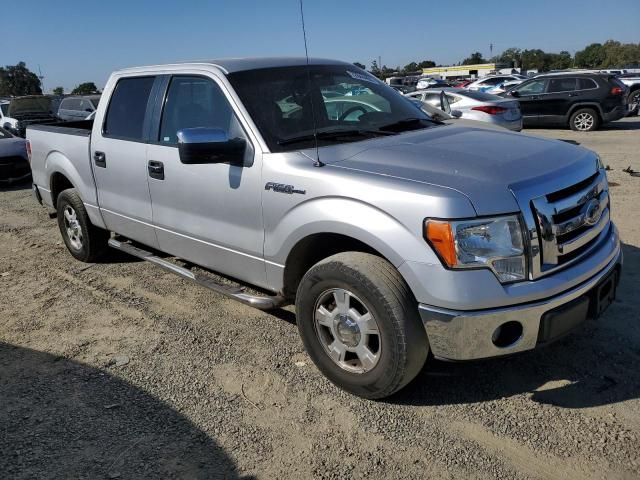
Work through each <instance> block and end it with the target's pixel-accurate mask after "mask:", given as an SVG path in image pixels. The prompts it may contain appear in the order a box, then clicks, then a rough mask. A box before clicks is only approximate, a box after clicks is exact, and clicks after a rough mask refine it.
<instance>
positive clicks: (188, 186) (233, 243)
mask: <svg viewBox="0 0 640 480" xmlns="http://www.w3.org/2000/svg"><path fill="white" fill-rule="evenodd" d="M223 89H224V86H222V85H221V84H219V83H218V81H217V80H214V79H213V78H210V77H205V76H199V75H193V76H191V75H189V76H187V75H177V76H173V77H171V78H170V79H169V81H168V86H167V88H166V96H165V100H164V106H163V109H162V112H161V116H160V118H159V121H158V125H157V126H156V128H155V132H156V133H155V134H154V138H152V139H151V142H150V144H149V150H148V155H147V160H148V168H149V189H150V192H151V201H152V205H153V224H154V226H155V228H156V234H157V237H158V243H159V247H160V250H162V251H164V252H167V253H170V254H172V255H176V256H178V257H181V258H183V259H185V260H188V261H191V262H193V263H196V264H198V265H202V266H205V267H208V268H210V269H212V270H215V271H217V272H220V273H224V274H228V275H231V276H233V277H236V278H238V279H240V280H244V281H246V282H249V283H253V284H257V285H261V284H264V283H265V278H266V274H265V267H264V260H263V241H264V230H263V223H262V203H261V198H262V197H261V195H262V191H263V190H264V188H263V187H262V179H261V162H262V155H261V152H256V151H255V149H254V147H253V145H254V144H256V143H255V142H253V141H252V140H251V138H250V136H249V135H248V134H247V133H246V130H245V129H244V128H243V126H242V125H241V123H240V121H239V119H238V117H237V116H236V114H235V113H234V111H233V109H232V107H231V105H230V103H229V101H228V99H227V97H226V95H225V93H224V90H223ZM198 127H208V128H219V129H222V130H224V131H225V132H227V133H228V136H229V138H236V137H241V138H243V139H245V140H246V142H247V150H246V152H245V160H244V165H230V164H226V163H219V164H213V163H209V164H184V163H182V162H181V161H180V155H179V152H178V138H177V132H178V131H180V130H182V129H186V128H198Z"/></svg>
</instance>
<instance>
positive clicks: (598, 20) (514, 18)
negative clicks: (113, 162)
mask: <svg viewBox="0 0 640 480" xmlns="http://www.w3.org/2000/svg"><path fill="white" fill-rule="evenodd" d="M303 5H304V15H305V23H306V30H307V41H308V48H309V55H310V56H316V57H328V58H335V59H339V60H345V61H349V62H356V61H357V62H360V63H364V64H366V65H367V67H369V66H370V64H371V61H372V60H374V59H376V60H377V58H378V57H381V59H382V64H384V65H387V66H389V67H396V66H403V65H406V64H407V63H409V62H412V61H420V60H433V61H435V62H436V63H438V64H443V65H448V64H452V63H456V62H459V61H461V60H463V59H464V58H465V57H467V56H469V54H471V53H472V52H475V51H480V52H481V53H483V54H484V55H485V56H486V57H488V56H489V55H490V51H489V45H490V44H491V43H493V45H494V47H493V53H494V54H496V53H499V52H501V51H502V50H505V49H507V48H509V47H519V48H522V49H525V48H541V49H542V50H545V51H549V52H559V51H561V50H568V51H570V52H571V53H574V52H575V51H576V50H580V49H582V48H583V47H584V46H586V45H587V44H589V43H593V42H601V43H602V42H604V41H606V40H607V39H615V40H619V41H621V42H634V43H637V42H640V23H638V19H639V18H640V0H616V1H615V2H611V1H602V0H564V1H557V0H553V1H550V0H536V1H535V2H533V1H529V2H526V1H520V2H513V1H497V0H455V1H444V2H430V1H428V0H422V1H417V0H403V1H401V2H393V1H389V0H385V1H382V0H368V1H355V0H303ZM2 10H3V15H2V22H1V24H2V29H1V30H0V31H1V32H2V35H1V37H2V39H3V48H2V49H1V50H0V52H1V53H0V65H15V64H16V63H17V62H19V61H24V62H26V63H27V67H29V68H30V69H31V70H32V71H35V72H36V73H37V71H38V67H40V69H41V71H42V74H43V75H44V77H45V78H44V84H45V89H46V90H47V91H49V90H51V89H52V88H53V87H55V86H63V87H64V88H65V90H66V91H68V90H70V89H72V88H73V87H74V86H76V85H77V84H79V83H82V82H87V81H91V82H95V83H96V85H98V87H100V88H101V87H102V86H104V84H105V83H106V81H107V78H108V76H109V73H110V72H111V71H113V70H117V69H119V68H124V67H129V66H137V65H151V64H158V63H170V62H176V61H188V60H203V59H213V58H223V57H238V56H270V55H285V56H302V55H304V43H303V37H302V28H301V22H300V4H299V0H263V1H259V0H232V1H226V2H225V1H213V0H210V1H205V0H193V1H189V0H182V1H181V2H177V1H167V0H155V1H148V0H128V1H122V0H107V1H102V2H91V1H90V0H88V1H87V0H85V1H82V2H81V1H76V0H63V1H60V2H52V1H50V0H30V1H22V2H9V3H7V4H6V5H5V6H3V8H2Z"/></svg>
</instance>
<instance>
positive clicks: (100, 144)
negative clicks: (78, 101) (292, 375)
mask: <svg viewBox="0 0 640 480" xmlns="http://www.w3.org/2000/svg"><path fill="white" fill-rule="evenodd" d="M356 90H357V91H358V92H359V94H358V95H357V96H353V97H350V98H349V99H348V100H349V102H347V103H345V104H344V105H342V104H340V105H338V104H336V102H332V101H331V99H335V98H340V97H343V96H345V93H346V92H350V91H351V92H353V91H356ZM354 102H355V103H354ZM368 105H375V106H376V109H370V108H367V106H368ZM27 138H28V140H29V144H30V152H31V167H32V170H33V179H34V184H33V189H34V195H35V196H36V198H37V199H39V200H40V201H41V202H42V203H44V204H45V205H46V206H47V207H48V208H50V209H51V210H52V211H54V212H55V213H56V214H57V219H58V225H59V227H60V231H61V233H62V237H63V239H64V242H65V244H66V246H67V248H68V249H69V251H70V253H71V254H72V255H73V256H74V257H75V258H77V259H79V260H81V261H86V262H90V261H94V260H95V259H96V258H97V257H98V256H99V255H101V254H103V253H104V252H105V250H106V249H107V246H108V245H110V246H111V247H113V248H116V249H120V250H122V251H125V252H128V253H130V254H132V255H135V256H137V257H140V258H143V259H145V260H147V261H150V262H153V263H154V264H156V265H158V266H160V267H162V268H165V269H166V270H168V271H171V272H173V273H176V274H178V275H180V276H181V277H183V278H185V279H188V280H190V281H193V282H196V283H198V284H200V285H203V286H206V287H208V288H211V289H213V290H215V291H217V292H220V293H223V294H225V295H228V296H230V297H232V298H235V299H237V300H239V301H241V302H244V303H246V304H248V305H253V306H256V307H258V308H264V309H268V308H276V307H279V306H282V305H285V304H286V303H290V302H292V303H295V307H296V314H297V324H298V328H299V331H300V334H301V337H302V340H303V343H304V345H305V348H306V350H307V352H308V353H309V355H310V357H311V358H312V360H313V361H314V363H315V364H316V365H317V367H318V368H319V369H320V370H321V371H322V372H323V373H324V374H325V375H326V376H327V377H328V378H329V379H330V380H331V381H332V382H334V383H335V384H337V385H339V386H340V387H342V388H344V389H345V390H347V391H349V392H352V393H354V394H357V395H360V396H362V397H366V398H381V397H385V396H388V395H390V394H392V393H393V392H395V391H397V390H398V389H400V388H402V387H403V386H404V385H406V384H407V383H408V382H409V381H411V379H413V378H414V377H415V376H416V374H417V373H418V372H419V371H420V370H421V368H422V367H423V365H424V363H425V361H426V360H427V358H428V356H429V355H433V356H435V357H437V358H443V359H449V360H471V359H478V358H486V357H494V356H501V355H508V354H512V353H516V352H522V351H525V350H530V349H533V348H535V347H537V346H540V345H543V344H546V343H548V342H550V341H552V340H554V339H556V338H559V337H560V336H562V335H564V334H565V333H567V332H569V331H570V330H571V329H572V328H574V327H576V326H577V325H579V324H580V323H581V322H583V321H584V320H585V319H587V318H590V317H596V316H598V315H599V314H600V313H601V312H602V311H603V310H604V309H605V308H606V307H607V306H608V305H609V304H610V303H611V301H612V300H613V298H614V297H615V291H616V286H617V282H618V278H619V271H620V267H621V263H622V254H621V249H620V241H619V238H618V232H617V229H616V227H615V226H614V225H613V224H612V222H611V221H610V218H609V194H608V184H607V177H606V173H605V171H604V168H603V166H602V164H601V162H600V160H599V158H598V157H597V156H596V155H595V154H594V153H592V152H590V151H588V150H585V149H583V148H580V147H576V146H573V145H569V144H567V143H563V142H558V141H549V140H544V139H540V138H534V137H528V136H526V135H522V134H518V133H511V132H507V131H504V132H502V131H497V130H485V129H480V128H468V127H457V126H454V125H445V124H442V123H439V122H437V121H434V120H432V119H431V118H430V117H429V116H428V115H427V114H426V113H424V112H422V111H421V110H420V109H419V108H417V107H416V106H415V105H413V104H412V103H411V102H410V101H409V100H407V99H406V98H404V97H402V96H401V95H399V94H398V93H397V92H395V91H394V90H393V89H391V88H390V87H389V86H387V85H385V84H384V83H382V82H380V81H379V80H377V79H376V78H375V77H373V76H371V75H370V74H368V73H367V72H365V71H363V70H360V69H358V68H356V67H354V66H353V65H351V64H348V63H342V62H335V61H331V60H321V59H311V60H309V64H308V65H307V60H306V59H304V58H301V59H291V58H267V59H232V60H220V61H212V62H205V63H188V64H177V65H163V66H154V67H141V68H133V69H127V70H122V71H118V72H115V73H114V74H112V76H111V77H110V79H109V81H108V83H107V85H106V88H105V90H104V94H103V98H102V101H101V102H100V104H99V106H98V109H97V112H96V115H95V120H92V121H84V122H75V123H74V122H72V123H67V124H61V125H56V126H44V125H39V126H31V127H29V128H28V129H27ZM157 252H164V254H165V255H159V254H158V253H157ZM166 254H168V255H169V257H167V255H166ZM172 257H176V258H179V259H182V260H185V261H186V262H188V263H189V264H193V265H197V266H199V267H201V268H188V267H185V266H183V265H181V264H179V263H178V262H176V261H175V259H173V258H172ZM210 271H213V272H216V273H217V274H219V275H222V276H224V277H226V278H231V279H234V280H235V282H236V283H237V285H234V286H230V283H229V282H228V281H226V280H225V281H222V280H219V279H217V278H216V277H215V276H213V275H211V274H210V273H209V272H210ZM247 287H250V288H247Z"/></svg>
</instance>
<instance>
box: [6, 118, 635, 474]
mask: <svg viewBox="0 0 640 480" xmlns="http://www.w3.org/2000/svg"><path fill="white" fill-rule="evenodd" d="M528 133H532V134H534V135H541V136H545V137H552V138H561V139H565V140H571V141H576V142H578V143H580V144H582V145H584V146H586V147H588V148H591V149H594V150H596V151H597V152H599V153H600V155H601V156H602V158H603V161H604V163H606V164H608V165H610V166H611V168H612V169H613V171H611V172H610V181H611V182H612V188H611V196H612V201H613V218H614V220H615V221H616V222H617V224H618V227H619V229H620V231H621V234H622V238H623V240H624V243H625V246H624V254H625V266H624V271H623V277H622V281H621V284H620V288H619V293H618V300H617V301H616V302H615V304H614V305H612V306H611V307H610V309H609V310H608V311H607V312H606V314H605V315H604V316H603V317H602V318H601V319H600V320H598V321H592V322H589V323H587V324H586V325H585V326H584V327H583V328H581V329H580V330H579V331H578V332H576V333H575V334H573V335H571V336H569V337H567V338H566V339H565V340H563V341H560V342H558V343H556V344H553V345H552V346H550V347H548V348H546V349H542V350H539V351H535V352H531V353H527V354H523V355H520V356H516V357H512V358H509V359H498V360H490V361H484V362H475V363H464V364H452V363H444V362H431V363H430V364H428V365H427V367H426V368H425V369H424V371H423V372H422V373H421V374H420V375H419V377H418V378H417V380H416V381H415V382H413V384H411V385H410V386H409V387H408V388H406V389H405V390H404V391H402V392H401V393H400V394H398V395H396V396H394V397H393V398H391V399H389V400H387V401H385V402H370V401H365V400H361V399H358V398H355V397H352V396H350V395H348V394H345V393H343V392H342V391H340V390H338V389H337V388H335V387H334V386H332V385H331V384H330V383H329V382H328V381H327V380H325V379H324V378H323V377H322V375H320V373H319V372H318V371H317V370H316V368H315V367H314V366H313V364H312V363H311V362H310V361H309V358H308V357H307V355H306V354H305V353H304V351H303V348H302V343H301V342H300V340H299V338H298V333H297V330H296V326H295V323H294V322H295V317H294V315H293V313H292V311H291V310H290V309H286V310H280V311H276V312H272V313H262V312H260V311H257V310H253V309H251V308H249V307H245V306H242V305H240V304H237V303H234V302H233V301H231V300H227V299H225V298H223V297H221V296H219V295H216V294H214V293H212V292H210V291H208V290H205V289H203V288H200V287H197V286H195V285H192V284H188V283H186V282H184V281H182V280H180V279H178V278H176V277H175V276H172V275H171V274H168V273H165V272H163V271H161V270H159V269H157V268H155V267H153V266H152V265H149V264H145V263H142V262H137V261H134V260H133V259H131V258H127V257H124V256H121V255H120V256H119V255H117V254H115V253H114V254H111V255H110V256H109V257H108V258H107V259H105V261H104V262H102V263H99V264H94V265H87V264H82V263H79V262H77V261H75V260H74V259H73V258H72V257H71V256H70V255H69V254H68V253H67V252H66V250H65V247H64V245H63V244H62V242H61V239H60V234H59V232H58V230H57V226H56V224H55V222H54V220H51V219H49V218H48V216H47V214H46V212H45V211H44V210H43V209H42V208H41V207H39V206H38V205H37V204H36V203H35V201H34V200H33V199H32V198H31V193H30V190H29V188H28V186H22V187H15V188H10V189H4V190H1V191H0V478H3V479H34V478H36V479H41V478H47V479H48V478H51V479H101V478H107V479H113V478H123V479H130V478H136V479H137V478H140V479H142V478H144V479H155V478H159V479H160V478H162V479H168V478H185V479H191V478H199V479H200V478H201V479H212V478H213V479H215V478H220V479H231V478H244V479H248V478H260V479H268V478H365V477H366V478H380V479H383V478H384V479H395V478H434V479H474V478H475V479H486V478H515V479H539V478H542V479H546V478H549V479H558V478H570V479H615V478H628V479H632V478H640V399H639V397H640V368H639V366H640V313H639V312H640V290H639V289H638V285H639V282H640V216H639V214H638V209H639V208H640V178H636V177H631V176H629V175H628V174H626V173H624V172H622V169H623V168H626V167H627V166H629V165H631V166H632V168H634V169H636V170H640V117H635V118H628V119H625V120H623V121H620V122H616V123H615V124H613V125H611V126H610V127H608V128H607V129H605V130H602V131H598V132H594V133H588V134H577V133H573V132H570V131H566V130H532V131H529V132H528Z"/></svg>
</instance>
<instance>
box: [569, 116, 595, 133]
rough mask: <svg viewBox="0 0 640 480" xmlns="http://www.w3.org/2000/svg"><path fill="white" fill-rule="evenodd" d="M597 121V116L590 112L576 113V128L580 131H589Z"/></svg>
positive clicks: (574, 121)
mask: <svg viewBox="0 0 640 480" xmlns="http://www.w3.org/2000/svg"><path fill="white" fill-rule="evenodd" d="M594 122H595V118H593V115H591V114H590V113H580V114H578V115H576V118H575V119H574V120H573V123H574V125H575V126H576V129H578V130H580V131H583V132H585V131H587V130H590V129H591V128H593V124H594Z"/></svg>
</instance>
